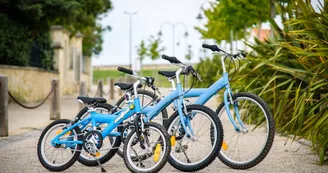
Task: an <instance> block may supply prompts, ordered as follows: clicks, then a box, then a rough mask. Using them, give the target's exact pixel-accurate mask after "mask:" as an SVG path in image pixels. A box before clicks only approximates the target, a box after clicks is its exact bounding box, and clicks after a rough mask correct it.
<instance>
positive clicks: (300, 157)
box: [0, 89, 328, 173]
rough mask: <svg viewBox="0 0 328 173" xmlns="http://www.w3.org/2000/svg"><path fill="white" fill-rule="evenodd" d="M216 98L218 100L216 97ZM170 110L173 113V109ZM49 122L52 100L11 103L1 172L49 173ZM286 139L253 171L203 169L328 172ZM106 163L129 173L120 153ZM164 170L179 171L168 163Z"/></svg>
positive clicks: (66, 102)
mask: <svg viewBox="0 0 328 173" xmlns="http://www.w3.org/2000/svg"><path fill="white" fill-rule="evenodd" d="M163 90H165V89H161V91H163ZM166 90H167V89H166ZM164 95H165V94H164ZM75 98H76V97H75V96H74V97H70V98H65V99H63V100H62V102H61V108H62V118H69V119H71V118H73V117H74V116H75V115H76V113H77V111H78V103H77V101H76V100H75ZM116 98H118V97H116ZM213 99H214V100H215V98H213ZM214 100H211V101H209V104H207V106H209V107H211V108H213V109H215V107H216V106H217V104H216V103H217V102H216V101H214ZM192 101H193V100H192V99H191V102H192ZM112 102H113V101H111V103H112ZM169 108H170V107H169ZM168 110H169V113H171V110H170V109H168ZM26 117H28V118H26ZM49 122H50V121H49V103H46V104H45V105H44V106H41V107H40V108H38V109H36V110H26V109H23V108H21V107H19V106H18V105H15V104H10V106H9V130H10V135H11V136H10V137H7V138H0V173H29V172H30V173H38V172H49V171H47V170H46V169H45V168H43V166H42V165H41V164H40V162H39V160H38V158H37V152H36V146H37V141H38V139H39V136H40V134H41V131H42V128H43V127H45V126H46V125H47V124H49ZM223 124H224V123H223ZM286 140H287V138H286V137H282V136H279V135H276V137H275V141H274V144H273V146H272V148H271V151H270V152H269V154H268V156H267V157H266V158H265V159H264V160H263V161H262V162H261V163H260V164H259V165H257V166H256V167H254V168H251V169H249V170H241V171H238V170H233V169H231V168H229V167H227V166H225V165H224V164H222V163H221V162H220V161H219V160H218V159H216V160H215V161H214V162H213V163H212V164H211V165H210V166H209V167H207V168H206V169H204V170H202V171H200V172H203V173H208V172H228V173H230V172H266V173H267V172H269V173H271V172H272V173H276V172H288V173H289V172H295V173H296V172H297V173H300V172H306V173H307V172H317V173H321V172H322V173H327V172H328V165H325V166H318V165H316V162H317V159H318V157H317V156H316V155H315V154H313V152H312V151H311V150H310V148H309V147H308V146H306V145H301V144H300V143H299V142H293V143H291V140H288V141H287V143H286ZM253 148H254V147H253ZM249 150H252V148H249ZM103 166H104V167H105V169H106V170H107V172H116V173H117V172H118V171H119V172H120V173H124V172H128V169H127V168H125V165H124V162H123V160H122V159H121V158H120V157H118V156H115V157H114V158H113V159H112V160H110V161H109V162H108V163H106V164H104V165H103ZM65 172H72V173H73V172H76V173H84V172H93V173H96V172H101V171H100V169H99V168H89V167H86V166H83V165H81V164H79V163H78V162H76V163H75V164H74V165H73V166H72V167H71V168H69V169H68V170H66V171H65ZM162 172H179V171H177V170H175V169H174V168H173V167H171V166H170V165H169V164H168V163H167V165H166V166H165V168H164V169H163V170H162Z"/></svg>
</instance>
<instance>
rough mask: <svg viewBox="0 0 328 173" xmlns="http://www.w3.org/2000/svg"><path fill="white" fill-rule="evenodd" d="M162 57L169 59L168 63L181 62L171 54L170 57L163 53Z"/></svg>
mask: <svg viewBox="0 0 328 173" xmlns="http://www.w3.org/2000/svg"><path fill="white" fill-rule="evenodd" d="M162 58H163V59H165V60H167V61H169V62H170V63H174V64H181V61H179V60H178V59H177V58H176V57H173V56H172V57H171V56H167V55H164V54H163V55H162Z"/></svg>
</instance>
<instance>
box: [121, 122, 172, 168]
mask: <svg viewBox="0 0 328 173" xmlns="http://www.w3.org/2000/svg"><path fill="white" fill-rule="evenodd" d="M144 129H145V130H144V132H142V133H141V134H140V135H141V136H140V138H141V139H143V142H142V144H141V142H140V141H139V138H138V137H137V133H136V129H133V130H132V131H131V133H129V135H128V136H127V138H126V141H125V145H124V149H123V153H124V163H125V165H126V166H127V168H128V169H129V170H130V171H131V172H137V173H152V172H158V171H160V170H161V169H162V168H163V167H164V165H165V164H166V162H167V158H168V156H169V154H170V151H171V146H170V139H169V134H168V133H167V131H166V129H165V128H164V127H163V126H161V125H159V124H157V123H153V122H148V123H145V124H144Z"/></svg>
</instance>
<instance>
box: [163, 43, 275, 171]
mask: <svg viewBox="0 0 328 173" xmlns="http://www.w3.org/2000/svg"><path fill="white" fill-rule="evenodd" d="M202 47H203V48H207V49H210V50H212V51H213V54H219V55H222V56H221V63H222V69H223V77H222V78H220V79H219V80H218V81H217V82H215V83H214V84H212V85H211V86H210V87H209V88H193V89H190V90H188V91H187V92H185V94H184V97H185V98H192V97H198V98H197V99H196V100H195V102H194V104H202V105H203V104H205V103H207V101H208V100H209V99H210V98H212V97H213V96H214V95H215V94H216V93H218V92H219V91H220V90H221V89H223V88H225V91H224V94H223V103H221V104H220V105H219V106H218V107H217V109H216V114H217V115H218V116H219V117H220V119H221V121H222V122H223V123H224V124H226V125H225V126H223V127H224V140H223V143H222V149H221V151H220V152H219V154H218V157H219V159H220V160H221V161H222V162H223V163H224V164H225V165H227V166H229V167H231V168H234V169H248V168H251V167H253V166H255V165H257V164H258V163H260V162H261V161H262V160H263V159H264V158H265V157H266V155H267V154H268V153H269V151H270V148H271V146H272V143H273V140H274V133H275V127H274V119H273V117H272V114H271V111H270V109H269V108H268V106H267V104H266V103H265V101H263V100H262V99H261V98H260V97H258V96H257V95H255V94H252V93H246V92H242V93H236V94H234V93H233V92H232V89H231V87H230V83H229V76H228V73H227V71H226V67H225V59H226V58H230V59H231V60H241V59H244V58H245V57H246V55H245V54H244V53H241V52H239V53H237V54H229V53H227V52H225V51H223V50H221V49H220V48H219V47H218V46H217V45H207V44H203V45H202ZM163 58H164V59H167V60H169V61H170V62H171V63H174V64H178V65H180V66H181V65H182V63H181V62H180V61H179V60H178V59H176V58H175V57H168V56H165V55H163ZM158 73H159V74H161V75H163V76H165V77H167V78H168V79H169V80H170V81H171V82H172V87H174V86H175V84H174V80H173V79H174V78H175V77H177V74H176V72H175V71H159V72H158ZM192 85H193V84H192ZM225 115H227V116H225ZM175 116H176V115H173V116H171V117H170V119H169V120H168V124H173V123H172V122H174V117H175ZM229 122H230V124H232V126H229V125H228V124H229ZM167 128H168V129H169V130H170V128H171V127H167ZM250 148H251V149H250ZM174 151H175V150H174V147H173V148H172V152H174ZM172 152H171V153H172Z"/></svg>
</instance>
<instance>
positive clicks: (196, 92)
mask: <svg viewBox="0 0 328 173" xmlns="http://www.w3.org/2000/svg"><path fill="white" fill-rule="evenodd" d="M214 54H215V53H214ZM226 57H227V56H222V57H221V63H222V69H223V75H222V77H221V78H220V79H219V80H217V81H216V82H215V83H214V84H212V85H211V86H210V87H209V88H193V89H190V90H189V91H188V92H186V93H184V94H183V97H184V98H192V97H198V98H197V99H196V101H195V102H194V104H200V105H203V104H205V103H206V102H207V101H208V100H209V99H211V98H212V97H213V96H214V95H215V94H216V93H217V92H218V91H220V90H221V89H223V88H225V91H224V95H223V101H224V106H225V108H226V110H227V111H226V113H227V115H228V118H229V120H230V122H231V123H232V124H233V126H234V128H235V130H236V131H238V132H239V131H240V127H239V126H238V125H237V124H236V122H235V121H234V120H233V117H232V115H231V112H230V111H228V110H230V107H229V106H230V105H232V104H233V106H234V112H235V115H236V117H237V120H238V123H239V124H240V126H241V128H242V129H245V126H244V124H243V122H242V120H241V118H240V114H239V110H238V105H237V103H236V102H233V100H232V95H233V92H232V91H231V89H230V83H229V75H228V73H227V72H226V69H225V66H224V60H225V58H226ZM172 87H174V82H172ZM228 98H230V102H229V99H228ZM174 106H175V107H177V106H179V105H176V104H175V103H174ZM152 118H153V117H150V119H152Z"/></svg>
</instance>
